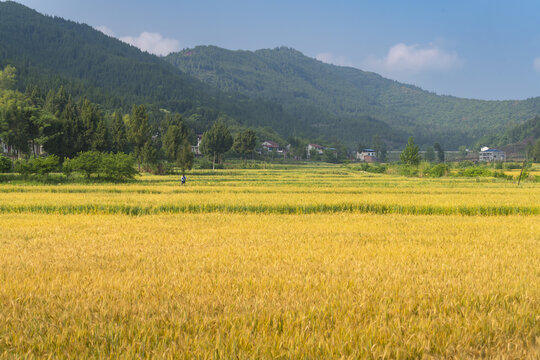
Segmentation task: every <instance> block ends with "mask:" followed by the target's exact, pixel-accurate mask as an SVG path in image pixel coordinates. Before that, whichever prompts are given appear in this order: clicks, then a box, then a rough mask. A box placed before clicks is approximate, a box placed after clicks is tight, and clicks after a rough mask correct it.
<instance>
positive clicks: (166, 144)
mask: <svg viewBox="0 0 540 360" xmlns="http://www.w3.org/2000/svg"><path fill="white" fill-rule="evenodd" d="M165 123H166V125H168V126H167V130H166V131H165V136H164V137H163V148H164V150H165V156H167V158H168V159H169V160H170V161H176V160H178V159H179V156H180V149H182V146H183V143H184V140H186V139H187V138H188V132H189V131H188V128H187V126H186V125H185V124H184V121H183V120H182V117H181V116H180V115H179V114H177V115H175V116H174V118H172V119H171V118H170V117H169V115H167V117H166V119H165ZM190 149H191V148H190Z"/></svg>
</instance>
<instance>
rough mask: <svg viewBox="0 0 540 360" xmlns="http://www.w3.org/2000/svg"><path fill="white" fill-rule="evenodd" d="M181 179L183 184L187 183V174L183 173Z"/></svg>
mask: <svg viewBox="0 0 540 360" xmlns="http://www.w3.org/2000/svg"><path fill="white" fill-rule="evenodd" d="M180 181H181V182H182V185H184V184H185V183H186V175H182V178H181V179H180Z"/></svg>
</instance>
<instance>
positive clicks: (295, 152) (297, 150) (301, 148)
mask: <svg viewBox="0 0 540 360" xmlns="http://www.w3.org/2000/svg"><path fill="white" fill-rule="evenodd" d="M287 141H288V142H289V144H290V145H291V147H290V152H291V155H292V156H293V157H294V158H295V159H303V158H305V157H306V147H307V142H306V141H303V140H302V139H300V138H298V137H290V138H288V139H287Z"/></svg>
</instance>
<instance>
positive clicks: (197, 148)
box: [191, 134, 202, 155]
mask: <svg viewBox="0 0 540 360" xmlns="http://www.w3.org/2000/svg"><path fill="white" fill-rule="evenodd" d="M201 140H202V134H197V145H191V151H192V152H193V154H195V155H201V148H200V147H201Z"/></svg>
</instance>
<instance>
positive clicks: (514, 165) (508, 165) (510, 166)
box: [503, 162, 522, 170]
mask: <svg viewBox="0 0 540 360" xmlns="http://www.w3.org/2000/svg"><path fill="white" fill-rule="evenodd" d="M521 165H522V164H520V163H516V162H507V163H504V165H503V166H504V168H505V169H509V170H513V169H521Z"/></svg>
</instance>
